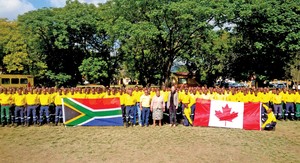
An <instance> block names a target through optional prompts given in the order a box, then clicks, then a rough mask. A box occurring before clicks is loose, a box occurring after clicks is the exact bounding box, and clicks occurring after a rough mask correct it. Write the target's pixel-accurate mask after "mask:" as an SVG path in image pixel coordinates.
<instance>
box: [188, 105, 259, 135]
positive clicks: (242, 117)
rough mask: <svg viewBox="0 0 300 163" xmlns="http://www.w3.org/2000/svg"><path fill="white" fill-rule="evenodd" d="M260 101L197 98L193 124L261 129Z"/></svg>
mask: <svg viewBox="0 0 300 163" xmlns="http://www.w3.org/2000/svg"><path fill="white" fill-rule="evenodd" d="M260 106H261V104H260V103H243V102H229V101H217V100H204V99H197V101H196V110H195V119H194V126H211V127H226V128H240V129H246V130H260V129H261V127H260V126H261V113H260Z"/></svg>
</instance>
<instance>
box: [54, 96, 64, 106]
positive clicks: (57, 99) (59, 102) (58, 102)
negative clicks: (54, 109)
mask: <svg viewBox="0 0 300 163" xmlns="http://www.w3.org/2000/svg"><path fill="white" fill-rule="evenodd" d="M64 97H66V96H65V95H59V94H57V95H56V96H55V98H54V104H55V105H56V106H57V105H62V98H64Z"/></svg>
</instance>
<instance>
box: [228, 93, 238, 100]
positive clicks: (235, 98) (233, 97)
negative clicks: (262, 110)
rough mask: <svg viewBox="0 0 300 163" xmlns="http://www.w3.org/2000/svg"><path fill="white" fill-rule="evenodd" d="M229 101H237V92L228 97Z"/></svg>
mask: <svg viewBox="0 0 300 163" xmlns="http://www.w3.org/2000/svg"><path fill="white" fill-rule="evenodd" d="M227 101H232V102H237V96H236V94H233V95H229V96H228V97H227Z"/></svg>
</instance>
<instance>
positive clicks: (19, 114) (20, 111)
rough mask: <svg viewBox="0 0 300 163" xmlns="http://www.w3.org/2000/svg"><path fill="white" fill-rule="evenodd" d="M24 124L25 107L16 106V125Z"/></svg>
mask: <svg viewBox="0 0 300 163" xmlns="http://www.w3.org/2000/svg"><path fill="white" fill-rule="evenodd" d="M19 121H20V122H21V123H23V122H24V107H23V106H16V108H15V123H18V122H19Z"/></svg>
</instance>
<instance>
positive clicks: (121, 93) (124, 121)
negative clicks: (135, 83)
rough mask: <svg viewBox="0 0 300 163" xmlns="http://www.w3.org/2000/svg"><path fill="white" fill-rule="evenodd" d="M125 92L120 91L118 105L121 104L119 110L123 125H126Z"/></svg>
mask: <svg viewBox="0 0 300 163" xmlns="http://www.w3.org/2000/svg"><path fill="white" fill-rule="evenodd" d="M125 96H126V93H125V90H124V89H120V104H121V109H122V117H123V123H124V124H125V123H126V107H125Z"/></svg>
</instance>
